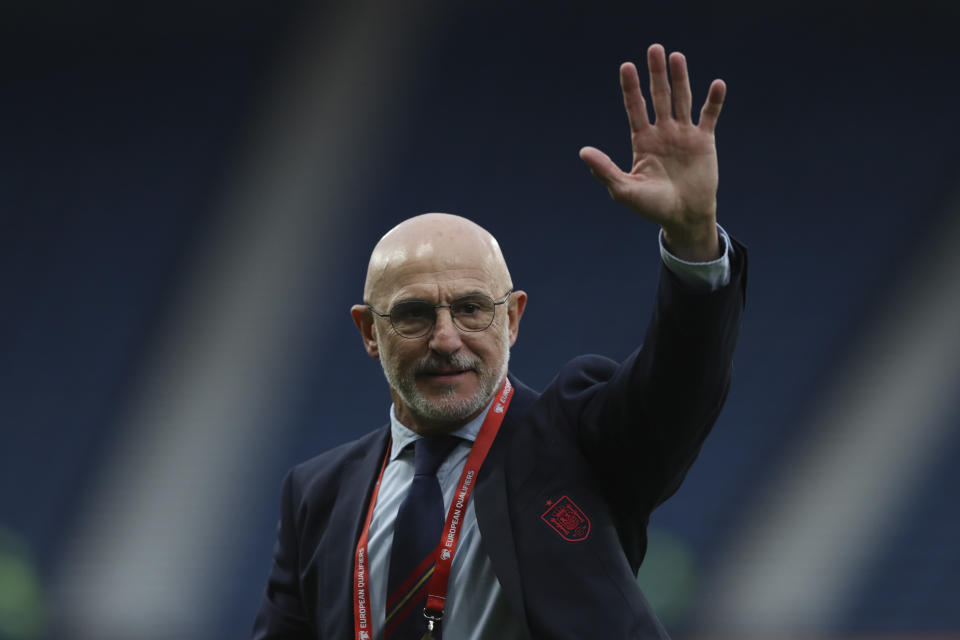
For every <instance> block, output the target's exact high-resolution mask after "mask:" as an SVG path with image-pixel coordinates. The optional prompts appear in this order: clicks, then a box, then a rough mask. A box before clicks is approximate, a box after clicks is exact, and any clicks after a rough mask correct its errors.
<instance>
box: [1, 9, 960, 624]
mask: <svg viewBox="0 0 960 640" xmlns="http://www.w3.org/2000/svg"><path fill="white" fill-rule="evenodd" d="M891 6H892V5H889V4H888V3H873V2H850V3H843V2H838V3H829V4H828V3H821V4H817V3H813V4H811V3H807V2H804V3H767V4H763V5H758V4H753V3H737V2H733V3H708V2H692V3H685V4H684V5H683V8H682V9H680V8H674V9H667V8H664V7H663V6H659V5H656V6H655V5H653V4H652V3H639V2H638V3H631V4H629V5H628V4H626V3H623V2H609V1H600V2H595V3H590V4H587V3H573V2H552V3H548V2H531V3H524V4H523V5H518V3H509V2H493V3H489V4H486V5H484V6H482V7H481V6H480V4H479V3H466V2H433V3H431V2H423V1H419V0H418V1H412V2H404V3H389V2H382V1H381V2H376V1H372V0H359V1H357V2H352V3H334V2H319V3H306V2H294V1H292V0H280V1H277V2H272V3H265V2H252V1H250V0H236V1H234V2H230V3H226V2H218V1H214V2H203V1H201V2H196V3H194V2H190V3H187V2H176V1H174V2H162V3H161V2H155V1H148V2H145V3H121V2H112V1H108V0H88V1H87V2H84V3H58V2H53V3H28V2H19V3H7V4H6V5H5V6H4V10H3V19H2V20H0V34H2V37H0V52H2V63H0V64H2V65H3V72H2V76H0V89H2V100H0V162H2V165H0V379H2V384H0V638H4V639H10V640H27V639H37V638H64V639H70V640H72V639H79V640H85V639H94V638H96V639H101V640H102V639H106V640H114V639H116V640H120V639H136V640H140V639H142V640H154V639H157V640H159V639H167V638H170V639H178V640H180V639H183V640H193V639H203V640H208V639H209V640H218V639H221V638H222V639H227V638H237V637H245V636H246V635H247V634H248V632H249V628H250V625H251V621H252V617H253V615H254V612H255V610H256V606H257V603H258V600H259V598H260V593H261V590H262V588H263V585H264V580H265V577H266V573H267V570H268V567H269V562H270V552H271V547H272V544H273V535H274V526H275V522H276V519H277V515H278V494H279V483H280V480H281V478H282V475H283V473H284V471H285V470H286V469H287V468H288V467H289V466H291V465H292V464H294V463H295V462H297V461H300V460H303V459H305V458H307V457H310V456H312V455H313V454H315V453H317V452H319V451H321V450H324V449H326V448H328V447H330V446H332V445H334V444H337V443H340V442H343V441H346V440H348V439H351V438H353V437H355V436H358V435H360V434H361V433H364V432H366V431H367V430H369V429H371V428H373V427H375V426H377V425H379V424H382V423H383V422H384V421H385V419H386V410H387V407H388V403H389V399H388V396H387V393H386V388H385V385H384V383H383V381H382V375H381V372H380V369H379V366H378V365H377V363H376V362H375V361H373V360H370V359H369V358H367V357H366V356H365V354H364V353H363V351H362V348H361V345H360V341H359V339H358V338H357V336H356V335H355V330H354V327H353V325H352V323H351V320H350V318H349V315H348V313H347V310H348V308H349V306H350V304H352V303H354V302H357V301H358V300H359V297H360V294H361V287H362V282H363V271H364V268H365V263H366V258H367V255H368V252H369V250H370V248H371V247H372V245H373V243H374V242H375V241H376V240H377V239H378V238H379V236H380V235H381V234H382V233H383V232H385V231H386V230H387V229H388V228H389V227H390V226H392V225H393V224H394V223H396V222H397V221H399V220H400V219H402V218H404V217H407V216H409V215H412V214H415V213H420V212H424V211H451V212H456V213H461V214H463V215H466V216H468V217H471V218H473V219H475V220H477V221H478V222H480V223H481V224H483V225H484V226H486V227H487V228H488V229H490V230H491V231H492V232H493V233H494V234H495V235H496V236H497V237H498V238H499V239H500V241H501V243H502V246H503V249H504V253H505V254H506V256H507V259H508V261H509V263H510V265H511V270H512V272H513V276H514V281H515V283H516V284H517V286H519V287H523V288H524V289H525V290H527V291H528V293H529V294H530V297H531V301H530V305H529V307H528V313H527V315H526V317H525V319H524V325H523V327H522V332H521V337H520V340H519V342H518V345H517V347H516V348H515V350H514V353H513V360H512V362H511V369H512V370H513V371H514V372H515V373H516V374H517V375H518V376H519V377H520V378H521V379H523V380H525V381H526V382H527V383H528V384H531V385H533V386H535V387H540V386H543V385H544V384H546V383H547V382H548V381H549V379H550V378H551V376H552V374H553V372H554V371H555V370H556V369H557V368H558V367H559V365H560V364H562V363H563V362H565V361H566V360H568V359H569V358H571V357H573V356H575V355H577V354H580V353H584V352H597V353H602V354H606V355H610V356H612V357H623V356H625V355H626V354H627V353H628V352H629V351H631V350H632V348H633V347H634V346H635V344H636V343H637V341H638V340H639V339H640V337H641V335H642V333H641V332H642V328H643V327H644V326H645V323H646V318H647V315H648V312H649V303H650V300H651V298H652V295H653V286H654V283H655V279H656V270H657V268H658V257H657V247H656V239H655V230H654V229H653V228H652V227H651V226H650V225H649V224H646V223H644V222H643V221H642V220H639V219H637V218H636V217H635V216H631V215H630V214H629V213H628V212H626V211H622V210H620V209H619V208H618V207H617V206H615V205H614V204H613V203H612V202H611V201H610V200H609V199H608V198H607V196H606V193H605V191H604V190H603V188H602V187H601V186H600V185H599V184H598V183H596V182H595V181H594V180H593V179H592V178H591V177H590V175H589V173H588V171H587V170H586V167H585V166H584V165H583V164H582V163H581V162H580V160H579V159H578V157H577V150H578V149H579V148H580V146H582V145H584V144H593V145H596V146H598V147H600V148H601V149H604V150H607V151H609V152H610V153H611V154H612V155H614V157H615V158H616V159H618V160H619V161H620V162H622V163H627V162H628V158H629V156H628V153H629V148H628V144H627V129H626V123H625V118H624V116H623V114H622V108H621V104H620V96H619V87H618V83H617V67H618V64H619V63H620V62H621V61H623V60H631V59H632V60H637V61H641V62H642V60H643V56H644V51H645V48H646V46H647V45H648V44H649V43H651V42H662V43H663V44H664V45H665V46H666V47H667V48H668V49H669V50H677V49H679V50H682V51H684V52H685V53H686V54H687V56H688V59H689V61H690V64H691V68H692V75H693V81H694V92H695V98H696V100H697V102H698V103H699V102H700V101H701V100H702V99H703V95H704V92H705V89H706V87H707V85H708V83H709V81H710V80H711V79H712V78H714V77H723V78H724V79H725V80H726V81H727V83H728V85H729V94H728V101H727V104H726V106H725V108H724V113H723V116H722V117H721V121H720V126H719V130H718V141H719V149H720V161H721V165H720V166H721V187H720V196H719V203H720V217H721V222H722V223H723V224H724V225H725V227H726V228H727V229H728V230H729V231H730V232H731V233H732V234H734V235H735V236H736V237H738V238H739V239H741V240H742V241H743V242H745V243H746V244H747V245H748V246H750V247H751V262H752V264H751V267H752V272H751V275H750V279H751V287H750V291H749V296H748V315H747V317H746V324H745V327H744V332H743V339H742V343H741V346H740V348H739V352H738V356H737V362H736V377H735V384H734V387H733V390H732V394H731V396H730V399H729V402H728V405H727V408H726V410H725V412H724V413H723V415H722V417H721V419H720V421H719V423H718V425H717V427H716V429H715V431H714V434H713V435H712V436H711V438H710V439H709V440H708V442H707V444H706V446H705V448H704V450H703V452H702V454H701V457H700V460H699V461H698V463H697V464H696V465H695V467H694V468H693V470H692V471H691V473H690V475H689V477H688V479H687V482H686V484H685V485H684V487H683V488H682V489H681V491H680V492H679V493H678V494H677V495H676V496H675V497H674V499H673V500H672V501H670V502H669V503H668V504H666V505H665V506H664V507H662V508H661V509H660V510H659V511H658V512H657V513H656V514H655V516H654V519H653V522H652V533H651V540H652V542H651V548H650V553H649V556H648V561H647V563H646V564H645V566H644V568H643V569H642V570H641V575H640V576H639V579H640V580H641V582H642V583H643V584H644V586H645V587H646V589H647V592H648V593H649V595H650V597H651V600H652V601H653V602H654V604H655V606H656V608H657V610H658V611H659V612H660V613H661V615H662V617H663V619H664V621H665V623H666V625H667V627H668V629H670V630H671V632H672V633H673V634H674V635H675V636H676V637H679V638H693V637H696V638H719V637H723V638H733V637H737V638H801V637H803V638H867V637H871V638H872V637H884V638H890V637H900V638H908V637H911V638H912V637H923V638H933V637H937V638H946V637H960V577H958V570H960V544H958V540H960V509H958V504H960V500H958V497H960V465H958V464H957V463H958V461H960V394H958V393H957V391H958V389H960V385H958V381H960V329H958V327H960V321H958V320H957V318H958V317H960V284H958V283H960V258H958V252H957V247H958V246H960V154H958V149H960V124H958V122H960V120H958V107H960V90H958V84H957V79H958V76H957V69H958V68H960V55H958V54H960V45H958V44H957V32H958V27H960V9H958V8H957V7H958V5H956V3H952V2H942V3H929V2H911V3H903V4H902V5H901V6H899V7H898V8H896V9H893V8H889V7H891ZM561 309H568V310H569V313H564V314H561V317H558V315H557V314H558V310H561ZM345 588H346V586H345Z"/></svg>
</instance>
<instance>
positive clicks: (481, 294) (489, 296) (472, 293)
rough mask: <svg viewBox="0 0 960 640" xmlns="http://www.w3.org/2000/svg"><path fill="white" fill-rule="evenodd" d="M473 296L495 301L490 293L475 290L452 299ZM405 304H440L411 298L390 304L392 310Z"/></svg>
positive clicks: (424, 299) (400, 299)
mask: <svg viewBox="0 0 960 640" xmlns="http://www.w3.org/2000/svg"><path fill="white" fill-rule="evenodd" d="M473 296H483V297H485V298H490V299H491V300H493V296H492V295H490V294H489V293H487V292H485V291H480V290H479V289H474V290H473V291H468V292H466V293H461V294H459V295H456V296H454V297H453V298H451V301H453V300H461V299H463V298H471V297H473ZM404 302H426V303H428V304H439V303H438V302H434V301H433V300H428V299H426V298H417V297H410V298H399V299H397V300H394V301H393V302H391V303H390V308H393V307H394V306H396V305H398V304H401V303H404Z"/></svg>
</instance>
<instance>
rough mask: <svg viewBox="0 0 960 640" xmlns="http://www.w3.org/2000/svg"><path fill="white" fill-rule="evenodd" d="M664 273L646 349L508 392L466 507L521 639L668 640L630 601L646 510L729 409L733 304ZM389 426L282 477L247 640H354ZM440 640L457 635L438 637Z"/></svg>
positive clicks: (737, 294)
mask: <svg viewBox="0 0 960 640" xmlns="http://www.w3.org/2000/svg"><path fill="white" fill-rule="evenodd" d="M734 244H735V253H734V258H733V263H732V274H731V281H730V284H728V285H727V286H725V287H723V288H721V289H719V290H717V291H714V292H711V293H695V292H692V291H690V290H689V288H688V287H687V286H685V285H684V284H683V283H681V282H680V281H679V280H678V279H677V278H676V276H674V275H673V274H672V273H671V272H670V271H669V270H667V269H666V268H662V269H661V275H660V283H659V288H658V293H657V302H656V307H655V309H654V313H653V318H652V320H651V322H650V325H649V327H648V329H647V334H646V337H645V339H644V341H643V346H642V347H641V348H640V349H638V350H637V351H636V352H634V353H633V354H632V355H631V356H630V357H629V358H627V359H626V360H625V361H624V362H623V363H620V364H618V363H616V362H614V361H612V360H609V359H606V358H602V357H599V356H583V357H580V358H577V359H575V360H573V361H571V362H570V363H568V364H567V365H565V366H564V367H563V368H562V369H561V370H560V372H559V373H558V375H557V377H556V378H555V379H554V380H553V382H551V383H550V385H549V386H548V387H547V388H546V389H545V390H544V392H543V393H537V392H535V391H533V390H531V389H529V388H528V387H526V386H524V385H523V384H522V383H520V382H518V381H516V380H515V379H514V378H513V377H512V376H511V381H512V382H513V383H514V385H515V387H516V391H515V393H514V397H513V401H512V402H511V404H510V408H509V409H508V411H507V415H506V418H505V419H504V422H503V426H502V427H501V430H500V433H499V435H498V436H497V439H496V441H495V442H494V444H493V447H492V448H491V450H490V453H489V455H488V457H487V459H486V462H485V463H484V465H483V467H482V469H481V471H480V473H479V475H478V477H477V484H476V488H475V490H474V494H473V497H472V498H471V499H472V500H475V509H476V514H477V522H478V525H479V527H480V533H481V539H482V544H483V547H484V550H485V551H486V553H487V554H488V555H489V557H490V560H491V562H492V564H493V567H494V570H495V571H496V574H497V578H498V579H499V581H500V584H501V586H502V588H503V592H504V596H505V597H506V600H507V602H508V603H509V604H510V605H511V606H512V608H513V611H514V613H515V615H516V617H517V619H518V620H520V621H521V622H522V624H524V625H525V626H526V627H527V628H528V630H529V631H530V634H531V635H532V636H533V637H534V638H549V639H551V640H555V639H560V638H571V639H572V638H580V639H582V638H594V637H598V636H600V635H602V636H604V637H609V638H618V639H626V638H665V637H667V634H666V632H665V631H664V630H663V628H662V627H661V625H660V623H659V622H658V621H657V619H656V617H655V616H654V614H653V612H652V611H651V610H650V607H649V605H648V604H647V602H646V600H645V599H644V597H643V594H642V593H641V592H640V589H639V587H638V586H637V581H636V572H637V569H638V568H639V566H640V562H641V561H642V560H643V556H644V553H645V551H646V527H647V521H648V518H649V515H650V512H651V511H652V510H653V509H654V508H655V507H656V506H657V505H658V504H660V503H661V502H663V501H664V500H665V499H667V498H668V497H669V496H670V495H671V494H673V493H674V492H675V491H676V490H677V488H678V487H679V486H680V483H681V481H682V480H683V478H684V476H685V475H686V472H687V469H688V468H689V467H690V464H691V463H692V462H693V460H694V458H695V457H696V456H697V453H698V451H699V449H700V445H701V443H702V442H703V439H704V438H705V437H706V435H707V433H708V431H709V430H710V428H711V426H712V425H713V423H714V421H715V420H716V418H717V415H718V414H719V412H720V408H721V406H722V405H723V402H724V399H725V398H726V394H727V389H728V387H729V382H730V370H731V362H732V357H733V351H734V346H735V344H736V341H737V336H738V334H739V328H740V318H741V313H742V309H743V305H744V300H745V288H746V250H745V249H744V248H743V247H742V246H740V245H737V244H736V243H734ZM389 434H390V430H389V425H387V426H384V427H382V428H380V429H378V430H377V431H374V432H373V433H370V434H368V435H367V436H364V437H363V438H361V439H359V440H357V441H355V442H351V443H348V444H345V445H342V446H340V447H338V448H336V449H333V450H331V451H328V452H326V453H324V454H321V455H319V456H317V457H315V458H313V459H311V460H309V461H307V462H304V463H302V464H300V465H298V466H297V467H295V468H294V469H292V470H291V471H290V473H288V474H287V477H286V479H285V481H284V484H283V492H282V515H281V520H280V524H279V527H278V534H277V543H276V547H275V550H274V562H273V567H272V569H271V571H270V576H269V580H268V584H267V588H266V591H265V594H264V598H263V601H262V604H261V607H260V611H259V613H258V615H257V618H256V622H255V624H254V633H253V637H254V638H256V639H264V640H265V639H268V638H269V639H271V640H275V639H280V638H290V639H293V638H297V639H306V638H323V639H325V640H327V639H330V640H332V639H344V640H345V639H347V638H352V637H353V608H352V606H353V605H352V597H353V591H352V578H353V563H354V550H355V548H356V543H357V540H358V539H359V536H360V530H361V528H362V526H363V520H364V517H365V516H366V511H367V507H368V505H369V499H370V495H371V492H372V489H373V485H374V483H375V481H376V477H377V473H378V471H379V468H380V464H381V462H382V461H383V457H384V455H385V452H386V447H387V443H388V441H389ZM448 640H458V639H456V638H450V639H448Z"/></svg>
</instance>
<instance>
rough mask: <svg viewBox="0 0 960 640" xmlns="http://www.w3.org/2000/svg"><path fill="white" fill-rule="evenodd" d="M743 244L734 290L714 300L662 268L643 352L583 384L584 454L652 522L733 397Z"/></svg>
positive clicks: (734, 268) (595, 370)
mask: <svg viewBox="0 0 960 640" xmlns="http://www.w3.org/2000/svg"><path fill="white" fill-rule="evenodd" d="M733 245H734V249H735V250H734V254H733V259H732V261H731V278H730V282H729V283H728V284H727V285H725V286H723V287H721V288H719V289H717V290H715V291H712V292H707V293H704V292H697V291H695V290H694V289H692V288H691V287H689V286H688V285H686V284H684V283H683V282H681V281H680V280H679V279H678V278H677V277H676V276H675V275H674V274H673V273H671V272H670V271H669V270H668V269H666V268H661V273H660V282H659V286H658V290H657V299H656V305H655V307H654V311H653V316H652V318H651V320H650V324H649V325H648V328H647V332H646V335H645V337H644V341H643V344H642V346H641V347H640V348H639V349H638V350H637V351H635V352H634V353H633V354H631V355H630V357H628V358H627V359H626V360H625V361H624V362H623V363H621V364H620V365H616V366H614V367H611V366H610V365H609V364H606V365H603V364H601V363H597V364H595V365H591V364H589V363H588V364H587V365H586V366H585V367H583V373H582V376H583V379H582V380H580V381H579V383H575V384H581V385H583V386H582V387H581V388H582V390H583V391H584V392H585V393H586V394H587V397H588V399H587V400H586V402H585V403H584V404H583V405H582V406H583V411H582V413H581V415H580V416H579V418H578V420H577V423H578V424H577V437H578V440H579V442H580V447H581V450H582V451H583V452H584V455H586V457H587V459H588V460H589V461H590V463H591V466H592V468H594V469H595V470H596V471H597V473H598V475H599V476H600V478H601V480H602V481H604V484H605V485H607V487H608V491H612V492H618V491H619V492H624V493H623V495H619V496H616V497H617V498H624V499H627V500H629V502H628V504H634V505H636V506H637V507H639V508H641V509H642V510H643V511H645V512H647V513H649V512H650V511H652V510H653V508H654V507H656V506H657V505H658V504H660V503H661V502H663V501H664V500H666V499H667V498H668V497H670V495H672V494H673V493H674V492H675V491H676V490H677V489H678V488H679V486H680V483H681V482H682V481H683V478H684V476H685V475H686V472H687V470H688V469H689V467H690V465H691V464H692V463H693V461H694V459H695V458H696V456H697V454H698V452H699V450H700V446H701V444H702V442H703V440H704V438H706V436H707V434H708V433H709V431H710V429H711V427H712V426H713V424H714V422H715V421H716V419H717V416H718V415H719V413H720V409H721V408H722V406H723V404H724V401H725V399H726V396H727V391H728V389H729V386H730V378H731V371H732V361H733V352H734V348H735V346H736V343H737V339H738V336H739V333H740V323H741V317H742V312H743V308H744V304H745V291H746V267H747V264H746V263H747V253H746V248H745V247H743V246H742V245H740V244H738V243H736V242H733ZM607 362H608V363H609V361H607ZM591 368H592V370H591Z"/></svg>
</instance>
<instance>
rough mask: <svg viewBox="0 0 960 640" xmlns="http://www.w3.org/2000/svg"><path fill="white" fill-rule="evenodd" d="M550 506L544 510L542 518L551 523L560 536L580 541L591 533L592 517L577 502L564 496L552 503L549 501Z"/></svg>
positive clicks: (571, 540)
mask: <svg viewBox="0 0 960 640" xmlns="http://www.w3.org/2000/svg"><path fill="white" fill-rule="evenodd" d="M547 504H548V505H549V508H548V509H547V510H546V511H544V512H543V515H541V516H540V519H541V520H543V521H544V522H546V523H547V524H548V525H550V528H552V529H553V530H554V531H556V532H557V533H559V534H560V537H561V538H563V539H564V540H566V541H567V542H580V541H581V540H586V539H587V536H589V535H590V518H588V517H587V515H586V514H585V513H584V512H583V510H582V509H581V508H580V507H578V506H577V505H576V503H575V502H574V501H573V500H571V499H570V498H568V497H567V496H562V497H561V498H559V499H557V500H554V501H553V502H552V503H551V502H549V501H548V502H547Z"/></svg>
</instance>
